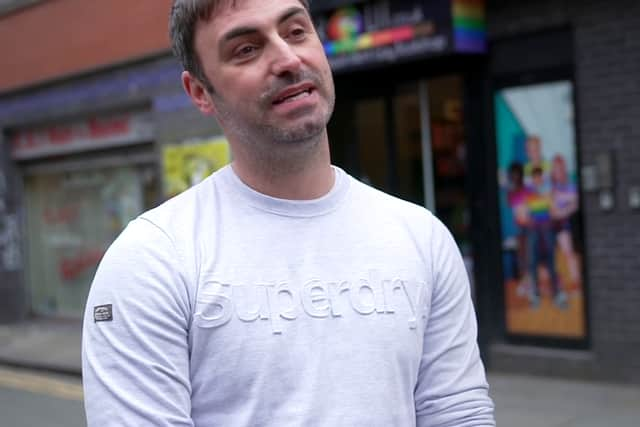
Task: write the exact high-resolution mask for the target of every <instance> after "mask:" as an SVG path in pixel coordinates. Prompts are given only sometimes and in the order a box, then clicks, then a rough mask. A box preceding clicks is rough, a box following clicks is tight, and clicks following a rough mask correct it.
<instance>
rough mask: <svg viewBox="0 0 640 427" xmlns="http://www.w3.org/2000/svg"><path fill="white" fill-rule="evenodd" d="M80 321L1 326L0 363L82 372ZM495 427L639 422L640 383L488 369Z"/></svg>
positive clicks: (625, 426) (629, 425)
mask: <svg viewBox="0 0 640 427" xmlns="http://www.w3.org/2000/svg"><path fill="white" fill-rule="evenodd" d="M80 337H81V328H80V324H79V322H58V321H55V322H52V321H51V320H32V321H29V322H25V323H21V324H18V325H11V326H6V325H0V365H2V364H8V365H13V366H23V367H27V368H35V369H42V370H49V371H57V372H66V373H73V374H76V375H79V374H80V366H81V363H80ZM489 383H490V384H491V396H492V397H493V399H494V401H495V404H496V418H497V422H498V426H505V427H507V426H516V427H573V426H576V427H578V426H579V427H638V426H640V386H628V385H618V384H605V383H594V382H581V381H569V380H564V379H554V378H544V377H530V376H523V375H513V374H504V373H498V372H490V373H489Z"/></svg>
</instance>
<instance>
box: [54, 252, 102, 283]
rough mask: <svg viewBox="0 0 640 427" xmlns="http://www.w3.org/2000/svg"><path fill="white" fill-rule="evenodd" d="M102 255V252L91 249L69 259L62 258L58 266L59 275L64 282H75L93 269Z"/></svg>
mask: <svg viewBox="0 0 640 427" xmlns="http://www.w3.org/2000/svg"><path fill="white" fill-rule="evenodd" d="M104 253H105V251H104V250H101V249H92V250H88V251H85V252H81V253H79V254H77V255H75V256H73V257H71V258H62V260H60V264H59V268H60V275H61V276H62V278H63V279H64V280H67V281H70V280H75V279H77V278H78V277H79V276H80V275H81V274H82V273H84V272H86V271H87V270H90V269H93V268H95V267H96V266H97V265H98V263H99V262H100V260H101V259H102V257H103V256H104Z"/></svg>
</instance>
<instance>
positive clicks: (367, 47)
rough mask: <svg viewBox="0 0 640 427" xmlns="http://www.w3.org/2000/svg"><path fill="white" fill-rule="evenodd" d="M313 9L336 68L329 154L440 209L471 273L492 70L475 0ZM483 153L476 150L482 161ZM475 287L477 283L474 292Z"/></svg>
mask: <svg viewBox="0 0 640 427" xmlns="http://www.w3.org/2000/svg"><path fill="white" fill-rule="evenodd" d="M319 9H320V10H316V18H315V19H316V25H317V28H318V31H319V34H320V36H321V39H323V42H324V45H325V51H326V52H327V55H328V57H329V60H330V62H331V65H332V68H333V70H334V76H335V82H336V93H337V101H336V108H335V112H334V115H333V118H332V121H331V123H330V126H329V135H330V141H331V144H332V147H331V148H332V160H333V162H334V163H336V164H338V165H340V166H342V167H343V168H345V169H346V170H348V171H349V172H350V173H352V174H353V175H354V176H356V177H358V178H359V179H361V180H363V181H365V182H367V183H370V184H371V185H373V186H374V187H376V188H379V189H381V190H383V191H386V192H389V193H391V194H394V195H396V196H398V197H401V198H403V199H406V200H409V201H412V202H414V203H417V204H419V205H423V206H425V207H427V208H428V209H430V210H431V211H433V212H435V213H436V214H437V216H438V217H439V218H440V219H441V220H443V222H444V223H445V224H446V225H447V226H448V227H449V229H450V230H451V231H452V233H453V234H454V237H455V238H456V241H457V242H458V244H459V246H460V248H461V251H462V253H463V256H464V259H465V263H466V265H467V267H468V270H469V273H470V277H471V278H472V283H475V282H476V281H475V280H473V278H474V277H476V276H477V274H476V273H475V272H474V268H473V266H474V260H475V257H474V249H475V248H474V241H473V238H472V227H473V222H474V220H477V219H478V218H474V215H473V212H472V211H473V204H472V202H473V199H472V194H473V193H474V191H478V190H479V189H480V186H479V185H481V184H482V182H481V180H478V179H476V180H475V181H474V180H472V179H471V173H470V164H471V159H470V154H471V153H470V149H471V148H472V145H473V146H474V148H473V149H474V150H478V148H477V147H478V141H480V143H482V140H481V134H482V132H483V130H482V129H478V128H477V127H476V124H475V123H473V121H472V114H470V112H471V111H472V110H473V109H478V107H479V105H481V103H482V99H480V98H477V97H476V98H472V97H471V96H470V94H471V93H472V92H474V91H478V90H480V89H481V87H480V85H481V83H480V82H481V80H480V79H479V77H481V76H482V75H483V73H486V71H485V68H486V54H485V53H486V43H485V34H484V7H483V4H482V2H478V1H449V0H438V1H428V2H419V1H398V2H388V1H368V2H357V3H353V2H352V4H350V5H345V6H342V7H337V8H330V7H327V8H326V9H323V8H321V7H320V8H319ZM477 161H478V159H476V160H475V162H477ZM475 293H476V292H473V294H474V296H475Z"/></svg>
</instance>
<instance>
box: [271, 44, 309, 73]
mask: <svg viewBox="0 0 640 427" xmlns="http://www.w3.org/2000/svg"><path fill="white" fill-rule="evenodd" d="M301 66H302V61H301V60H300V57H299V56H298V54H297V52H296V50H295V48H294V47H293V46H291V45H290V44H289V43H287V41H286V40H284V39H282V38H277V39H276V40H275V41H274V45H273V58H272V63H271V70H272V72H273V74H275V75H277V76H280V75H282V74H285V73H297V72H298V71H300V68H301Z"/></svg>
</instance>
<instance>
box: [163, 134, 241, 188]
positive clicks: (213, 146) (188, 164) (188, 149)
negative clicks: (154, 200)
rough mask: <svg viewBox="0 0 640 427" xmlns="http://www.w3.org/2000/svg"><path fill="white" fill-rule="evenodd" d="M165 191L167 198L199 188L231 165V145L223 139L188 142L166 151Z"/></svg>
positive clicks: (165, 148)
mask: <svg viewBox="0 0 640 427" xmlns="http://www.w3.org/2000/svg"><path fill="white" fill-rule="evenodd" d="M163 160H164V161H163V163H164V187H165V195H166V197H167V198H169V197H173V196H175V195H177V194H179V193H181V192H183V191H185V190H186V189H188V188H189V187H191V186H193V185H195V184H198V183H199V182H201V181H202V180H204V179H205V178H206V177H208V176H209V175H211V174H212V173H213V172H215V171H217V170H218V169H220V168H222V167H223V166H225V165H226V164H228V163H229V162H230V161H231V151H230V149H229V143H228V142H227V140H226V139H225V138H223V137H215V138H211V139H208V140H198V141H186V142H184V143H182V144H171V145H167V146H165V147H164V152H163Z"/></svg>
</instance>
